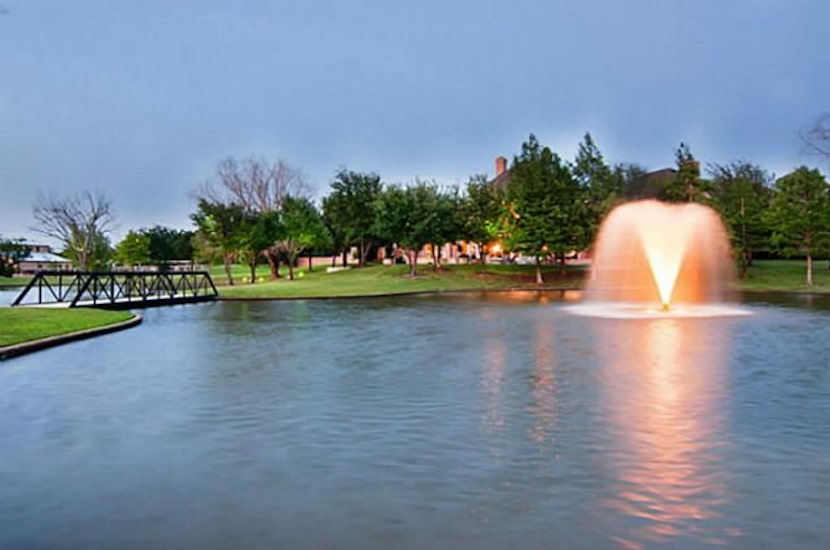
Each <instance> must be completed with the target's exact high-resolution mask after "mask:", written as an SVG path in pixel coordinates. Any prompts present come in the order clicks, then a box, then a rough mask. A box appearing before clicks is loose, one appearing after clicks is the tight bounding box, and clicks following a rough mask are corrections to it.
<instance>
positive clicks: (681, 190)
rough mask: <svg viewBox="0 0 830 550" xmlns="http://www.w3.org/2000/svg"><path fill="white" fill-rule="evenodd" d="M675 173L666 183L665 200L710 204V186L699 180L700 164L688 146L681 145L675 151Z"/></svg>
mask: <svg viewBox="0 0 830 550" xmlns="http://www.w3.org/2000/svg"><path fill="white" fill-rule="evenodd" d="M674 158H675V162H676V164H677V173H676V174H675V176H674V178H673V179H672V180H670V181H669V182H667V186H666V189H665V194H666V200H669V201H671V202H697V203H701V204H708V203H709V202H711V186H710V185H708V182H706V181H704V180H702V179H701V178H700V163H699V162H698V161H697V159H695V157H694V155H692V152H691V150H690V149H689V146H688V145H686V144H685V143H681V144H680V147H678V148H677V151H675V156H674Z"/></svg>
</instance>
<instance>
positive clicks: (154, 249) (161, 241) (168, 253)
mask: <svg viewBox="0 0 830 550" xmlns="http://www.w3.org/2000/svg"><path fill="white" fill-rule="evenodd" d="M141 234H142V235H144V236H146V237H147V239H148V245H149V248H148V252H149V256H150V258H149V261H150V262H152V263H154V264H156V265H158V266H159V267H162V268H164V267H167V265H168V264H169V263H170V262H172V261H174V260H192V259H193V231H184V230H179V229H172V228H170V227H164V226H161V225H156V226H153V227H151V228H149V229H142V230H141Z"/></svg>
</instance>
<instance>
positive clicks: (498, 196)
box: [460, 174, 504, 265]
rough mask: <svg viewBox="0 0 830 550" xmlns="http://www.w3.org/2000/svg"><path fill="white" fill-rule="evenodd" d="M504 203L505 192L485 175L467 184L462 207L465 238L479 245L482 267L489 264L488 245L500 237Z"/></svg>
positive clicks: (480, 175) (475, 177)
mask: <svg viewBox="0 0 830 550" xmlns="http://www.w3.org/2000/svg"><path fill="white" fill-rule="evenodd" d="M503 201H504V192H503V191H502V190H500V189H498V188H497V187H495V186H493V185H490V184H489V183H488V181H487V177H486V176H485V175H484V174H479V175H476V176H473V177H472V178H470V181H469V182H468V183H467V193H466V195H465V197H464V199H463V200H462V202H461V207H460V210H461V214H462V216H463V220H464V225H463V237H464V238H465V239H466V240H468V241H470V242H473V243H475V244H476V245H478V249H479V252H480V256H481V258H480V261H481V264H482V265H485V264H486V262H487V260H486V258H487V253H486V252H487V251H486V250H485V248H486V246H487V244H488V243H490V242H491V241H494V240H496V239H498V237H499V235H498V233H499V231H498V229H499V219H500V216H501V214H502V203H503Z"/></svg>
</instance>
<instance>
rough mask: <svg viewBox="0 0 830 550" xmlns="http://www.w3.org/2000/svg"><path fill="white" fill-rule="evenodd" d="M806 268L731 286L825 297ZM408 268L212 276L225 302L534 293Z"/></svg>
mask: <svg viewBox="0 0 830 550" xmlns="http://www.w3.org/2000/svg"><path fill="white" fill-rule="evenodd" d="M805 269H806V267H805V263H804V262H803V261H798V260H765V261H757V262H756V263H755V265H754V266H753V267H752V268H751V269H750V270H749V274H748V276H747V277H746V278H745V279H742V280H738V281H736V282H735V287H736V288H737V289H738V290H744V291H758V292H761V291H764V292H817V293H821V292H828V293H830V269H828V264H827V261H826V260H823V261H820V262H815V263H814V269H813V281H814V283H813V286H812V287H808V286H807V284H806V282H805ZM407 271H408V270H407V267H406V266H400V265H399V266H371V267H367V268H363V269H357V268H351V269H349V270H346V271H339V272H336V273H326V272H325V269H324V268H315V270H314V271H313V272H310V273H309V272H308V271H307V270H305V269H298V270H297V271H296V276H297V279H296V280H294V281H289V280H288V279H287V277H286V278H282V279H279V280H277V281H270V280H269V279H268V269H267V266H266V267H263V268H261V269H258V271H257V280H258V282H257V283H255V284H250V283H248V282H247V278H246V277H247V276H248V271H247V269H246V268H245V267H244V266H235V267H234V271H233V273H234V277H239V280H242V281H245V282H241V283H240V282H239V281H237V284H235V285H234V286H228V285H226V284H225V283H226V281H225V275H224V271H223V270H222V269H221V267H215V268H213V269H212V270H211V274H212V275H213V277H214V281H215V282H216V283H217V286H218V287H219V293H220V295H221V296H223V297H225V298H313V297H321V296H372V295H381V294H402V293H407V292H430V291H431V292H447V291H453V290H482V289H507V288H518V287H526V288H535V287H536V285H535V282H534V281H535V279H534V268H533V266H524V265H488V266H486V267H485V268H482V267H481V266H479V265H469V266H467V265H452V266H447V267H445V268H444V269H441V270H439V271H435V270H433V269H432V267H431V266H421V267H420V269H419V274H418V277H416V278H415V279H411V278H409V277H407V275H406V274H407ZM586 275H587V269H586V268H585V267H581V266H569V267H568V270H567V272H566V275H565V276H564V277H562V276H560V275H559V269H558V267H556V266H545V269H544V276H545V285H544V287H549V288H581V287H582V286H583V285H584V281H585V278H586Z"/></svg>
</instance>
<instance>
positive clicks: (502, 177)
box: [488, 168, 510, 191]
mask: <svg viewBox="0 0 830 550" xmlns="http://www.w3.org/2000/svg"><path fill="white" fill-rule="evenodd" d="M488 183H489V184H490V185H492V186H493V187H495V188H496V189H498V190H499V191H504V190H505V189H507V184H508V183H510V169H509V168H508V169H507V170H505V171H504V172H502V173H501V174H499V175H498V176H496V177H495V178H493V179H492V180H490V181H489V182H488Z"/></svg>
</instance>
